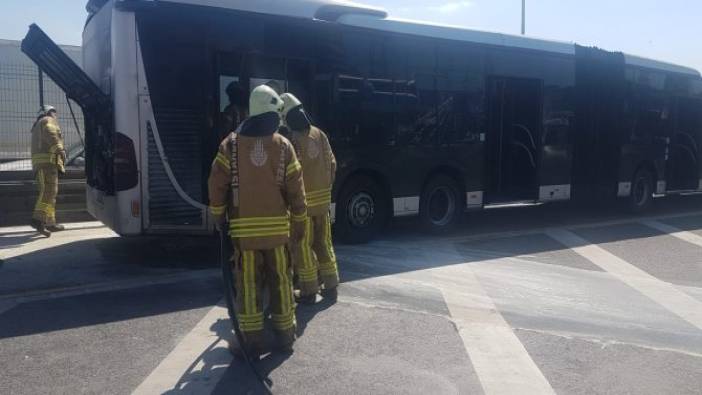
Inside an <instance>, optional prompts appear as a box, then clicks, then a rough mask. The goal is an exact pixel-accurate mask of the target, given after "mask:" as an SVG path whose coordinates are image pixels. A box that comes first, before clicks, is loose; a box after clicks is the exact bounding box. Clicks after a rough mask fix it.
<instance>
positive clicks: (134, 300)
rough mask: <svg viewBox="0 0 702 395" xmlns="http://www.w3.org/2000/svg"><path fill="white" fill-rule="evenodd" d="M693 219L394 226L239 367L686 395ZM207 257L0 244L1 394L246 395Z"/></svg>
mask: <svg viewBox="0 0 702 395" xmlns="http://www.w3.org/2000/svg"><path fill="white" fill-rule="evenodd" d="M700 203H702V199H701V198H699V197H689V198H684V199H683V198H673V199H664V200H659V201H657V202H656V207H655V209H654V211H653V212H652V213H651V214H650V215H649V216H647V217H646V218H639V217H631V216H627V215H623V214H621V213H619V212H618V211H617V210H615V209H608V210H592V209H591V210H578V209H573V208H570V207H567V206H550V207H549V206H543V207H532V208H525V209H506V210H486V211H484V212H479V213H471V214H469V215H467V216H466V221H465V224H463V225H462V226H461V227H460V228H459V229H457V230H456V231H454V232H451V233H450V234H445V235H426V234H423V233H422V232H421V231H420V230H418V227H417V222H416V220H414V219H403V220H398V221H395V222H394V223H393V225H392V227H391V228H390V229H389V230H388V232H386V234H384V235H383V237H382V238H381V239H379V240H377V241H374V242H372V243H369V244H366V245H360V246H349V245H338V246H337V254H338V258H339V265H340V268H341V270H342V278H343V284H342V285H341V288H340V297H339V301H338V303H336V304H333V305H332V304H329V303H326V302H325V301H323V300H320V301H319V302H318V303H317V304H316V305H314V306H299V307H298V314H297V316H298V335H299V338H298V341H297V343H296V345H295V352H294V353H293V354H292V355H279V354H270V355H267V356H265V357H264V358H263V359H262V360H261V361H260V362H258V364H257V366H258V368H259V369H260V370H261V371H263V372H264V373H265V374H267V375H268V376H269V377H270V378H271V380H272V381H273V390H274V392H275V393H277V394H283V393H284V394H303V393H304V394H308V393H339V394H345V393H348V394H356V393H372V394H385V393H398V394H399V393H402V394H427V393H432V394H476V393H477V394H480V393H486V394H492V393H495V394H511V393H526V394H529V393H558V394H630V393H636V394H663V393H675V394H700V393H702V390H701V388H702V373H700V372H702V326H701V325H700V324H699V322H701V321H698V320H697V317H698V316H696V315H695V312H697V311H699V312H702V246H700V245H698V244H695V243H692V242H689V240H697V239H695V237H697V238H699V237H701V236H702V204H700ZM651 220H654V221H658V222H660V223H662V224H665V225H666V226H668V227H672V229H675V231H676V234H675V235H673V234H667V233H666V232H662V231H661V230H660V229H654V228H652V227H651V226H648V225H646V221H651ZM554 230H556V231H558V232H567V234H572V235H574V236H576V237H577V238H578V239H577V240H580V239H582V240H584V241H585V244H584V245H582V246H578V247H573V246H571V247H573V248H569V247H567V246H565V245H564V244H562V243H561V242H559V241H558V240H557V239H556V238H554V237H553V236H552V235H553V234H555V233H554ZM678 232H682V234H683V235H684V236H685V237H687V240H688V241H686V240H685V238H684V237H683V238H681V237H679V236H680V234H677V233H678ZM685 232H689V233H685ZM579 247H583V248H579ZM216 248H217V242H216V240H214V239H213V238H164V237H148V238H120V237H117V236H116V235H115V234H114V233H112V232H111V231H109V230H108V229H106V228H104V227H102V226H100V224H98V223H81V224H73V225H71V229H69V230H68V231H66V232H63V233H60V234H56V235H55V236H54V237H52V238H51V239H43V238H37V237H35V236H34V235H33V234H32V233H31V232H30V231H29V229H27V228H23V227H15V228H0V259H2V261H0V262H2V264H0V371H1V372H3V373H2V374H1V375H0V393H3V394H5V393H7V394H36V393H70V394H76V393H100V394H105V393H109V394H112V393H114V394H123V393H132V392H134V393H168V394H200V393H215V394H220V393H221V394H225V393H226V394H232V393H233V394H247V393H253V394H257V393H261V387H260V385H259V384H258V383H257V382H256V381H255V380H254V379H253V376H252V374H251V372H250V371H248V370H247V368H246V367H245V366H243V365H242V363H241V362H240V361H239V360H236V359H234V358H232V356H231V355H230V354H229V352H228V350H227V344H228V342H229V341H230V340H231V327H230V323H229V321H228V319H227V316H226V310H225V309H223V308H222V307H221V297H222V292H221V281H220V279H219V274H218V270H217V262H216V259H217V250H216ZM593 257H597V258H593ZM606 260H612V262H609V261H606ZM605 261H606V262H605ZM615 270H618V271H615ZM637 270H640V272H638V271H637ZM637 273H641V274H637ZM626 276H633V277H636V278H628V277H626ZM669 298H674V300H676V301H680V303H682V304H683V306H679V307H680V308H672V309H671V308H670V304H669V303H666V302H667V301H668V300H673V299H669ZM697 309H699V310H697ZM681 312H692V313H691V314H681Z"/></svg>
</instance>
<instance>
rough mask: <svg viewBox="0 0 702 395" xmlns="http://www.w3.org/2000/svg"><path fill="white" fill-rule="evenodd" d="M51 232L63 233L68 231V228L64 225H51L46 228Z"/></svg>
mask: <svg viewBox="0 0 702 395" xmlns="http://www.w3.org/2000/svg"><path fill="white" fill-rule="evenodd" d="M46 229H48V230H49V231H50V232H61V231H62V230H66V227H64V226H63V225H49V226H47V227H46Z"/></svg>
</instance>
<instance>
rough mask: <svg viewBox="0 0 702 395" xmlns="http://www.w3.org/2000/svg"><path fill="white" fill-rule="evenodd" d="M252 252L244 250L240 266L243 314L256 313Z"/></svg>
mask: <svg viewBox="0 0 702 395" xmlns="http://www.w3.org/2000/svg"><path fill="white" fill-rule="evenodd" d="M254 259H255V257H254V253H253V251H244V253H243V256H242V260H243V261H242V268H243V269H244V273H243V274H244V276H243V277H244V278H243V281H244V314H249V315H253V314H256V313H257V311H256V275H255V273H254V270H255V265H254Z"/></svg>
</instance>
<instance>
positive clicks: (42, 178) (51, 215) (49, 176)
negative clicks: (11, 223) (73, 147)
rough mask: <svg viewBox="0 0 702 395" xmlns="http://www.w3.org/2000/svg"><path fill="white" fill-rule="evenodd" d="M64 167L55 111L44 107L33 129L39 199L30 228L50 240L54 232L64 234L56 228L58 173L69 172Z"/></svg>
mask: <svg viewBox="0 0 702 395" xmlns="http://www.w3.org/2000/svg"><path fill="white" fill-rule="evenodd" d="M65 163H66V150H65V148H64V144H63V136H62V135H61V128H60V127H59V124H58V121H57V119H56V109H55V108H54V107H52V106H48V105H45V106H42V107H41V109H40V110H39V116H38V117H37V120H36V122H34V125H33V126H32V170H33V171H34V175H35V178H36V182H37V187H38V188H39V196H38V197H37V202H36V204H35V205H34V213H33V214H32V221H31V225H32V227H33V228H34V229H36V230H37V231H38V232H39V233H41V234H43V235H44V236H46V237H50V236H51V232H58V231H62V230H64V227H63V225H58V224H56V195H57V194H58V176H59V173H60V174H64V173H65V172H66V169H65V167H64V166H65Z"/></svg>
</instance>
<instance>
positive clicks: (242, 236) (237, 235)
mask: <svg viewBox="0 0 702 395" xmlns="http://www.w3.org/2000/svg"><path fill="white" fill-rule="evenodd" d="M229 236H230V237H233V238H235V239H245V238H249V237H266V236H285V237H288V236H290V231H289V230H285V231H278V230H276V231H265V232H264V231H261V232H242V233H235V232H229Z"/></svg>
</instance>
